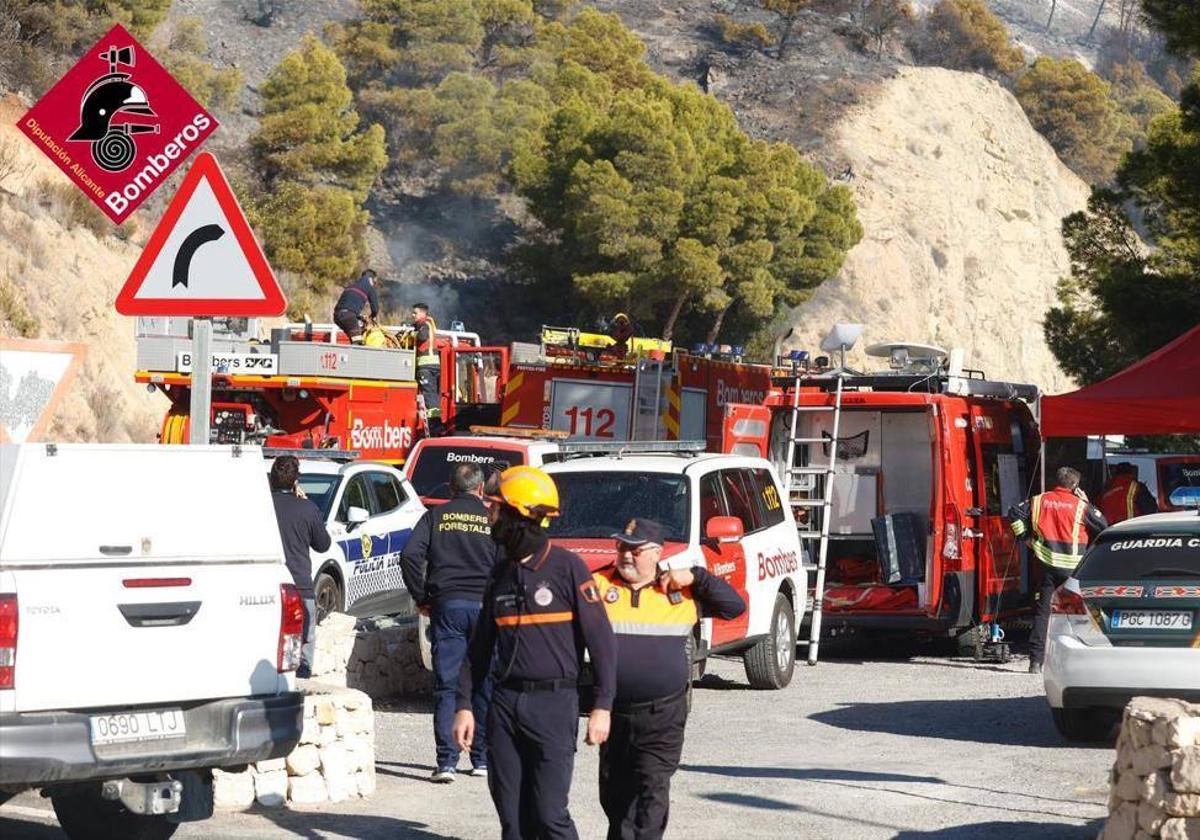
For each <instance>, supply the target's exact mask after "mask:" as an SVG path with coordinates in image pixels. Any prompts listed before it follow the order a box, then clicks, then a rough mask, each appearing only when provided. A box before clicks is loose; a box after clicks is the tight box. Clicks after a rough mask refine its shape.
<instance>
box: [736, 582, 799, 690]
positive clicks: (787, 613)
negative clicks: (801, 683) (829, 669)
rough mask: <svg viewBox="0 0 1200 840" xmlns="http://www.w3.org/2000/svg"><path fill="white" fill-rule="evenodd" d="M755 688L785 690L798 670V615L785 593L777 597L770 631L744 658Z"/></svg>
mask: <svg viewBox="0 0 1200 840" xmlns="http://www.w3.org/2000/svg"><path fill="white" fill-rule="evenodd" d="M742 659H743V662H744V663H745V665H746V678H747V679H748V680H750V685H751V687H753V688H772V689H779V688H785V687H786V686H787V684H788V683H790V682H791V681H792V674H793V673H794V672H795V670H796V614H795V612H793V610H792V602H791V601H789V600H788V598H787V596H786V595H784V594H783V593H782V592H777V593H775V609H774V610H773V611H772V612H771V624H770V629H769V630H768V631H767V635H766V637H765V638H763V639H761V640H760V641H759V642H758V644H756V645H755V646H754V647H752V648H750V649H749V650H748V651H746V653H745V655H744V656H743V657H742Z"/></svg>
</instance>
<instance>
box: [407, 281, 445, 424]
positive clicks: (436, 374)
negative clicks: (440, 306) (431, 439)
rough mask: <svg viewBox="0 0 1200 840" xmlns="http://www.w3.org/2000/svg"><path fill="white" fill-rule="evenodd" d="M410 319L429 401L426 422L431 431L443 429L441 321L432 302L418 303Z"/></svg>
mask: <svg viewBox="0 0 1200 840" xmlns="http://www.w3.org/2000/svg"><path fill="white" fill-rule="evenodd" d="M410 319H411V321H412V325H413V332H414V338H415V341H416V349H417V386H418V387H419V388H420V389H421V398H422V399H423V400H424V401H425V422H426V428H427V430H428V433H429V434H430V435H438V434H441V431H442V396H441V381H442V359H441V356H439V355H438V350H437V343H436V341H437V322H436V321H434V320H433V316H432V315H430V314H429V305H428V304H424V303H414V304H413V307H412V313H411V315H410Z"/></svg>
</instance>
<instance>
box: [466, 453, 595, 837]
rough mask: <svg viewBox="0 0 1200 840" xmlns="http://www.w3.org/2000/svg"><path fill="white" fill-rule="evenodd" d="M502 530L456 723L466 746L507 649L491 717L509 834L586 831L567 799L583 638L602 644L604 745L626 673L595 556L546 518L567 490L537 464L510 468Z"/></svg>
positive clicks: (496, 780) (497, 527) (495, 512)
mask: <svg viewBox="0 0 1200 840" xmlns="http://www.w3.org/2000/svg"><path fill="white" fill-rule="evenodd" d="M497 494H498V498H497V502H498V503H497V504H496V505H495V506H494V507H493V508H492V520H493V524H492V538H493V539H494V540H496V542H497V543H498V544H499V545H500V546H501V547H502V548H503V549H504V557H505V560H504V562H502V563H500V564H498V565H497V567H496V571H495V572H494V573H493V575H492V581H491V584H490V585H489V587H488V591H487V592H486V593H485V594H484V601H483V614H482V615H481V616H480V619H479V625H478V627H477V628H476V631H475V635H474V636H472V637H471V648H470V652H469V654H468V661H467V662H466V663H465V664H464V665H463V670H462V675H461V677H462V678H461V681H460V683H459V691H458V709H459V711H458V714H457V716H456V717H455V720H454V733H455V737H456V738H457V739H458V743H459V746H460V747H462V748H463V749H466V748H467V746H469V745H470V744H471V740H472V738H473V736H474V729H475V720H474V715H473V714H472V712H471V695H472V693H473V691H474V690H477V687H478V686H479V685H480V683H481V682H482V681H483V679H484V677H485V676H486V675H487V673H488V669H489V668H490V666H491V664H492V657H493V650H494V651H495V653H496V672H497V673H496V685H495V688H494V690H493V693H492V705H491V717H490V718H489V720H488V728H487V732H488V768H489V772H488V785H489V787H490V788H491V793H492V801H493V802H494V803H495V806H496V813H497V814H498V815H499V817H500V831H501V835H500V836H501V838H502V840H562V838H570V840H574V838H577V837H578V836H579V835H578V833H577V832H576V831H575V823H574V822H572V820H571V814H570V812H569V811H568V810H567V797H568V795H569V794H570V791H571V775H572V772H573V771H574V766H575V740H576V737H577V736H578V732H579V694H578V691H577V688H576V685H577V681H578V679H579V671H580V666H581V664H582V663H583V649H584V647H585V646H586V648H587V650H588V653H589V654H590V655H591V661H592V669H593V672H594V673H595V680H596V700H595V707H594V708H593V710H592V713H591V716H590V717H589V719H588V725H587V742H588V743H589V744H602V743H604V741H605V739H606V738H607V737H608V729H609V725H610V723H611V717H610V715H611V709H612V701H613V689H614V683H615V680H616V656H615V654H616V647H615V644H616V643H615V641H614V639H613V633H612V627H611V626H610V625H609V623H608V617H607V615H605V612H604V605H603V603H601V601H600V593H599V591H598V590H597V588H596V583H595V581H594V580H592V577H591V575H590V574H589V573H588V570H587V566H586V565H584V563H583V561H582V560H580V559H579V557H578V556H577V555H575V554H573V553H571V552H570V551H567V550H566V549H563V548H559V547H557V546H552V545H550V542H549V540H548V539H547V538H546V534H545V532H544V531H543V530H542V528H543V525H544V523H545V521H546V520H545V517H547V516H553V515H555V514H557V513H558V489H557V488H556V487H555V486H554V481H553V480H552V479H551V478H550V476H548V475H547V474H546V473H544V472H542V471H541V470H539V469H537V468H536V467H529V466H517V467H509V468H508V469H507V470H505V471H504V472H503V473H501V475H500V482H499V487H498V490H497Z"/></svg>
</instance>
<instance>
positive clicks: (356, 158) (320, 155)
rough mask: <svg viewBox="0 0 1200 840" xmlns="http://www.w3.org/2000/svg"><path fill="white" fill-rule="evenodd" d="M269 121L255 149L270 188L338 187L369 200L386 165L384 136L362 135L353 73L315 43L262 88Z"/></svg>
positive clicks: (372, 130) (308, 42) (378, 130)
mask: <svg viewBox="0 0 1200 840" xmlns="http://www.w3.org/2000/svg"><path fill="white" fill-rule="evenodd" d="M262 97H263V116H262V118H261V119H260V121H259V128H258V131H257V132H256V133H255V135H254V137H253V138H251V146H252V148H253V149H254V152H255V155H256V156H257V158H258V164H259V172H260V173H261V174H262V175H263V177H264V178H265V179H266V181H267V183H268V184H271V183H273V182H274V181H276V180H277V179H282V180H285V181H297V182H305V183H312V184H315V183H335V184H339V185H341V186H344V187H347V188H348V189H350V190H353V191H354V192H356V193H358V194H360V195H362V196H365V193H366V190H367V188H368V187H370V185H371V184H372V183H373V182H374V181H375V179H376V178H377V177H378V176H379V173H380V172H381V171H382V170H383V167H384V165H385V164H386V162H387V155H386V150H385V146H384V135H383V128H382V127H381V126H378V125H372V126H369V127H367V128H366V129H365V130H362V131H360V130H359V116H358V112H357V111H356V110H355V109H354V108H353V105H352V101H351V100H352V96H351V93H350V89H349V88H348V87H347V86H346V70H345V68H344V67H343V66H342V63H341V62H340V61H339V60H338V57H337V55H336V54H335V53H334V52H333V50H331V49H329V48H328V47H326V46H325V45H324V44H322V43H321V42H320V41H318V40H317V39H316V38H315V37H313V36H312V35H309V36H307V37H306V38H305V39H304V41H303V43H302V44H301V46H300V48H299V49H297V50H295V51H294V52H291V53H289V54H288V55H287V56H285V57H284V59H283V61H281V62H280V63H279V66H278V67H276V68H275V69H274V70H273V71H272V72H271V74H270V76H269V77H268V78H267V81H266V83H265V84H264V85H263V87H262Z"/></svg>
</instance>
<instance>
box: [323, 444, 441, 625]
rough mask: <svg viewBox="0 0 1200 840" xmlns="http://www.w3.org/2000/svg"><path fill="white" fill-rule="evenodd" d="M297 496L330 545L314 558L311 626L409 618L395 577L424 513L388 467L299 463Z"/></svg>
mask: <svg viewBox="0 0 1200 840" xmlns="http://www.w3.org/2000/svg"><path fill="white" fill-rule="evenodd" d="M300 488H301V489H302V490H303V491H304V493H305V495H307V496H308V498H309V499H310V500H312V501H313V502H314V503H316V505H317V507H319V508H320V509H321V513H322V514H323V515H324V516H325V522H326V525H327V527H328V528H329V535H330V536H331V537H332V538H333V545H332V546H330V549H329V551H326V552H324V553H317V552H313V557H312V567H313V589H314V595H315V597H316V602H317V614H318V618H324V617H325V615H327V614H328V613H330V612H335V611H336V612H346V613H349V614H350V615H353V616H357V617H359V618H362V617H366V616H372V615H391V614H395V613H407V614H411V613H413V612H414V607H413V603H412V598H411V597H410V596H409V594H408V590H407V589H406V588H405V587H404V580H403V579H402V578H401V576H400V552H401V551H402V550H403V549H404V545H405V543H407V542H408V538H409V536H410V535H411V534H412V530H413V527H414V526H415V525H416V524H417V520H418V519H420V518H421V515H422V514H424V513H425V505H423V504H421V500H420V498H418V497H417V494H416V492H415V491H414V490H413V488H412V485H411V484H409V483H408V479H406V478H405V477H404V474H403V473H402V472H400V471H399V470H398V469H396V468H395V467H392V466H389V465H387V464H379V463H373V462H370V461H355V462H351V463H343V464H339V463H336V462H333V461H326V460H316V459H314V460H307V459H304V458H301V459H300Z"/></svg>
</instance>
